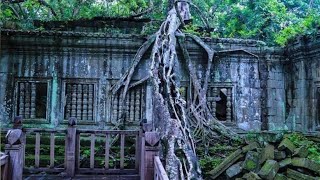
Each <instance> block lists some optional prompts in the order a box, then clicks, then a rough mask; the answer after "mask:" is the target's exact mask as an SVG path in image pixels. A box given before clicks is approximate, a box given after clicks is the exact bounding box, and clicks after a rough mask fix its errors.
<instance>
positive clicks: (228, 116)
mask: <svg viewBox="0 0 320 180" xmlns="http://www.w3.org/2000/svg"><path fill="white" fill-rule="evenodd" d="M207 102H208V107H209V109H210V111H211V113H212V115H213V116H215V117H216V118H217V119H218V120H220V121H227V122H231V120H232V104H233V103H232V87H225V86H223V87H219V86H211V87H209V88H208V92H207Z"/></svg>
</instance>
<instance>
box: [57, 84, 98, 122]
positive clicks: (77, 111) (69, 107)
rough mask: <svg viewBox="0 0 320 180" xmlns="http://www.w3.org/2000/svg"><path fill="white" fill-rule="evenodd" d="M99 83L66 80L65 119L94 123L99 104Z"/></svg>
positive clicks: (64, 96)
mask: <svg viewBox="0 0 320 180" xmlns="http://www.w3.org/2000/svg"><path fill="white" fill-rule="evenodd" d="M96 91H97V83H96V82H95V81H89V80H87V81H86V80H83V81H81V80H66V81H65V82H64V94H63V99H64V119H65V120H67V119H69V118H70V117H75V118H77V120H78V121H79V122H80V123H81V122H83V121H87V122H94V121H95V110H96V102H97V95H96Z"/></svg>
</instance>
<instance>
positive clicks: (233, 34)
mask: <svg viewBox="0 0 320 180" xmlns="http://www.w3.org/2000/svg"><path fill="white" fill-rule="evenodd" d="M44 1H45V2H46V3H47V5H43V4H41V3H39V1H38V0H25V1H24V2H21V3H19V4H17V3H15V4H11V3H8V2H1V3H0V9H1V10H0V21H1V22H3V26H5V27H8V28H20V29H34V28H35V27H34V26H33V20H43V21H51V20H60V21H68V20H76V19H83V18H86V19H90V18H93V17H97V16H104V17H130V16H132V15H136V14H139V13H142V12H145V11H146V10H147V9H149V8H152V10H151V11H148V13H146V14H143V15H142V16H140V17H139V18H141V17H143V18H150V19H151V20H152V21H151V23H147V24H146V25H145V28H144V29H143V31H142V32H141V33H142V34H150V33H154V32H155V31H156V30H157V28H158V27H159V22H161V21H163V20H164V18H165V17H166V13H167V10H168V8H167V7H168V0H108V1H96V0H86V1H78V0H44ZM192 2H193V3H194V4H195V5H196V6H197V7H198V8H199V10H200V13H199V11H198V10H197V9H196V8H194V7H193V6H191V7H190V10H191V14H192V24H189V25H187V26H186V27H185V28H184V32H186V33H191V34H195V35H198V36H211V37H215V38H216V37H225V38H251V39H257V40H262V41H266V42H267V43H268V44H271V45H274V44H277V45H281V46H284V45H285V44H287V42H288V41H289V40H290V39H293V38H295V37H297V36H299V35H308V34H313V33H316V32H317V28H318V27H319V26H320V0H313V1H310V0H255V1H253V0H193V1H192ZM51 9H52V10H53V12H54V13H53V12H52V10H51ZM201 16H202V17H205V19H206V20H207V22H209V25H210V27H211V28H213V30H212V31H211V32H210V33H202V32H200V31H198V29H197V27H205V24H203V21H202V19H201Z"/></svg>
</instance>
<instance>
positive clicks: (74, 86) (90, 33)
mask: <svg viewBox="0 0 320 180" xmlns="http://www.w3.org/2000/svg"><path fill="white" fill-rule="evenodd" d="M107 23H113V25H115V26H119V27H120V26H126V24H128V23H129V22H126V21H125V20H124V21H123V22H121V23H119V22H116V21H115V20H111V21H108V22H107ZM107 23H106V21H98V20H97V21H94V22H91V24H90V23H89V24H88V23H83V24H85V25H83V24H81V23H78V24H68V25H66V26H61V24H59V23H56V24H49V25H47V26H46V27H45V28H46V29H47V30H45V31H23V30H9V29H3V30H2V31H1V59H0V81H1V84H0V85H1V88H0V121H1V126H2V127H10V126H11V125H10V124H11V121H12V119H13V118H14V117H15V116H22V117H23V118H24V126H26V127H43V128H54V127H63V126H66V124H67V120H68V118H69V117H76V118H77V119H78V125H79V126H85V127H92V128H95V129H112V127H113V126H117V127H135V126H139V124H140V122H141V121H142V120H146V121H147V122H152V119H153V113H154V112H153V111H152V110H153V108H152V87H151V84H150V83H149V82H145V83H144V84H143V85H138V86H134V87H131V88H130V90H129V93H128V96H127V97H126V102H125V106H126V107H125V108H124V110H125V111H126V113H125V116H122V117H120V116H119V115H120V114H122V112H121V111H122V109H123V108H122V107H119V106H121V105H120V104H119V102H118V101H119V97H112V95H111V93H110V92H109V89H110V88H111V87H112V85H113V84H114V83H115V82H116V81H117V80H118V79H119V78H120V77H121V75H122V74H123V73H125V71H126V70H127V69H128V68H129V66H130V64H131V63H132V59H133V56H134V55H135V53H136V51H137V49H138V48H139V46H140V45H141V44H142V43H143V42H144V41H145V37H142V36H136V35H132V34H131V35H130V34H126V32H121V33H119V32H118V33H117V34H116V33H105V29H106V27H107V25H108V24H107ZM130 23H132V24H131V26H130V27H136V28H137V29H138V28H140V27H141V24H143V23H144V22H143V20H139V21H131V22H130ZM42 25H43V24H42ZM109 25H110V24H109ZM127 27H128V26H127ZM125 31H130V32H132V31H131V30H130V29H129V28H127V29H126V30H125ZM204 41H205V42H206V43H208V44H209V45H210V46H211V47H212V48H213V49H214V50H216V51H219V52H218V53H217V54H216V57H215V61H214V66H213V68H214V70H213V72H212V74H211V79H210V88H208V92H207V96H208V104H209V107H210V109H211V111H212V113H213V115H215V116H216V117H217V119H218V120H220V121H222V122H223V123H224V124H226V125H227V126H230V127H232V128H235V129H236V130H238V131H243V130H244V131H251V130H254V131H256V130H257V131H260V130H271V131H273V130H289V131H291V130H294V131H303V132H313V131H319V128H320V35H319V34H318V35H317V36H316V37H313V38H307V37H302V38H299V39H297V40H296V41H294V42H291V43H290V44H289V45H287V46H286V47H283V48H279V47H267V46H266V45H265V44H264V43H263V42H260V41H255V40H239V39H209V38H208V39H204ZM187 48H188V50H189V52H190V56H191V59H192V61H193V63H194V64H195V67H196V68H197V73H198V77H200V78H201V77H202V76H203V75H204V69H205V65H206V63H207V62H206V61H205V60H204V59H205V57H204V56H205V52H203V50H202V49H201V48H200V47H199V46H198V45H197V44H196V43H194V42H192V40H191V39H189V41H188V45H187ZM149 63H150V61H148V56H146V57H144V59H143V61H142V62H141V63H140V64H139V66H138V69H139V70H138V71H137V72H136V74H135V75H134V77H133V79H134V80H136V81H138V80H140V79H143V78H144V77H146V76H147V74H148V72H147V71H146V67H147V66H149ZM178 66H179V71H180V76H179V77H180V80H179V81H180V85H181V93H182V94H183V95H184V96H185V97H186V99H188V97H190V96H192V94H190V93H189V91H188V88H189V86H190V83H189V75H188V71H187V70H186V68H185V64H183V63H181V64H179V65H178Z"/></svg>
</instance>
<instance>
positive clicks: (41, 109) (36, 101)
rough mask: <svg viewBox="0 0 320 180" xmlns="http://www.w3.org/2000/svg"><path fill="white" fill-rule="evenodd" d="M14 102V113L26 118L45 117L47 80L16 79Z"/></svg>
mask: <svg viewBox="0 0 320 180" xmlns="http://www.w3.org/2000/svg"><path fill="white" fill-rule="evenodd" d="M16 102H17V103H16V115H18V116H22V117H23V118H24V119H26V120H28V119H47V113H48V82H46V81H32V80H18V81H17V83H16Z"/></svg>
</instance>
